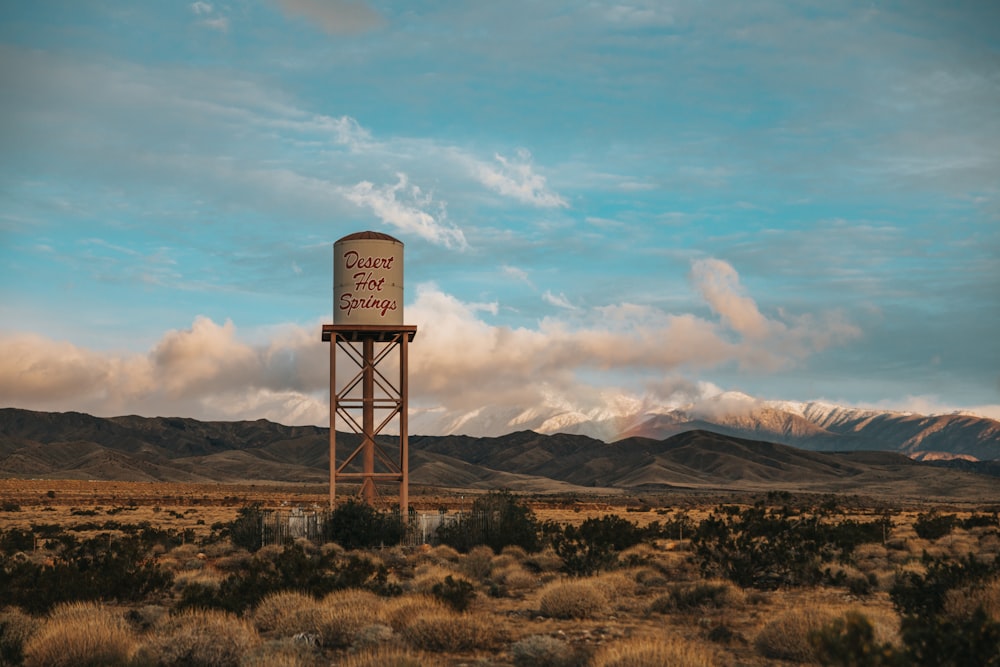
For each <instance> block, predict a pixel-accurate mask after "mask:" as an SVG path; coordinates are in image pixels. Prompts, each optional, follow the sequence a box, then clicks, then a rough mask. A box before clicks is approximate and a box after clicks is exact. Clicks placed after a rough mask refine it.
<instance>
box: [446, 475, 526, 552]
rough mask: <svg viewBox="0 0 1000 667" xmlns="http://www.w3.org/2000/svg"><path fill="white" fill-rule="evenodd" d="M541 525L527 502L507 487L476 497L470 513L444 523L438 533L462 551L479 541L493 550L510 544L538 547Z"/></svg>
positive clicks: (524, 547) (447, 542)
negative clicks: (519, 498) (451, 521)
mask: <svg viewBox="0 0 1000 667" xmlns="http://www.w3.org/2000/svg"><path fill="white" fill-rule="evenodd" d="M538 529H539V525H538V521H537V520H536V519H535V513H534V512H532V510H531V508H530V507H529V506H528V505H527V503H523V502H521V501H520V500H518V498H517V497H516V496H514V495H513V494H512V493H511V492H510V491H508V490H506V489H504V490H502V491H491V492H490V493H488V494H487V495H485V496H481V497H479V498H476V499H475V500H474V501H473V503H472V511H471V512H470V513H469V514H467V515H462V516H460V517H459V518H458V519H457V520H456V521H455V522H453V523H450V524H447V525H444V526H441V528H439V529H438V533H437V534H438V538H439V539H440V540H441V542H442V543H444V544H447V545H449V546H452V547H454V548H455V549H458V550H459V551H462V552H466V551H468V550H469V549H471V548H472V547H474V546H477V545H480V544H485V545H486V546H488V547H490V548H491V549H492V550H493V551H494V552H498V551H501V550H502V549H503V548H504V547H506V546H509V545H516V546H519V547H521V548H522V549H524V550H525V551H537V550H538V547H539V539H538Z"/></svg>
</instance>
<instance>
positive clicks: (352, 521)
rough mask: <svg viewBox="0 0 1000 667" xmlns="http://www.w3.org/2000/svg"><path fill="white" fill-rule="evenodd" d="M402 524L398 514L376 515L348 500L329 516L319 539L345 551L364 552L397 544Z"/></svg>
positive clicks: (370, 507) (362, 505)
mask: <svg viewBox="0 0 1000 667" xmlns="http://www.w3.org/2000/svg"><path fill="white" fill-rule="evenodd" d="M402 537H403V522H402V520H401V519H400V516H399V515H398V514H394V513H389V512H380V511H378V510H377V509H375V508H374V507H372V506H370V505H367V504H365V503H362V502H359V501H357V500H355V499H354V498H351V499H350V500H348V501H347V502H346V503H343V504H341V505H339V506H338V507H337V508H336V509H335V510H333V512H332V513H331V514H330V518H329V519H327V521H326V523H325V525H324V526H323V539H324V540H326V541H328V542H336V543H337V544H339V545H340V546H342V547H344V548H345V549H365V548H369V547H377V546H382V545H387V544H399V541H400V539H402Z"/></svg>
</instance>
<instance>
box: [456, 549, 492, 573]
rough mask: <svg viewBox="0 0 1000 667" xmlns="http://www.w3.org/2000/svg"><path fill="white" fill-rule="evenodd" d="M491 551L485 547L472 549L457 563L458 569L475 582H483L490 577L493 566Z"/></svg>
mask: <svg viewBox="0 0 1000 667" xmlns="http://www.w3.org/2000/svg"><path fill="white" fill-rule="evenodd" d="M494 555H495V554H494V553H493V549H490V548H489V547H487V546H478V547H473V548H472V549H470V550H469V553H467V554H465V555H464V556H463V557H462V559H461V560H460V561H459V563H458V567H459V569H460V570H461V571H462V572H463V573H464V574H466V575H467V576H468V577H470V578H471V579H473V580H475V581H484V580H485V579H486V577H488V576H490V568H491V567H492V564H493V557H494Z"/></svg>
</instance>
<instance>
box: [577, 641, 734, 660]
mask: <svg viewBox="0 0 1000 667" xmlns="http://www.w3.org/2000/svg"><path fill="white" fill-rule="evenodd" d="M717 664H719V663H718V657H717V656H716V654H715V653H714V652H713V651H712V649H711V648H709V647H706V646H703V645H702V644H695V643H693V642H689V641H685V640H683V639H680V638H663V639H648V638H639V639H626V640H622V641H619V642H615V643H614V644H611V645H609V646H607V647H605V648H603V649H601V650H600V651H599V652H598V653H597V654H596V655H595V656H594V660H593V663H592V665H593V667H662V666H664V665H670V666H671V667H715V665H717Z"/></svg>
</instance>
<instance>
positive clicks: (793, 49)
mask: <svg viewBox="0 0 1000 667" xmlns="http://www.w3.org/2000/svg"><path fill="white" fill-rule="evenodd" d="M0 85H2V90H3V91H4V92H3V95H2V96H0V204H2V205H0V350H2V355H0V356H2V360H0V403H2V404H5V405H12V406H18V407H27V408H35V409H44V410H82V411H88V412H93V413H96V414H102V415H113V414H125V413H138V414H146V415H157V414H172V415H182V416H192V417H198V418H212V419H243V418H258V417H267V418H271V419H275V420H277V421H283V422H285V423H326V419H327V416H326V410H327V408H326V405H327V403H326V398H325V391H326V387H327V378H326V374H325V372H326V368H325V361H324V360H325V358H326V354H327V352H326V349H325V347H324V346H323V344H322V343H320V342H319V327H320V325H321V324H322V323H324V322H329V321H331V320H332V314H331V311H332V303H331V300H332V295H331V291H332V287H331V285H332V251H331V244H332V243H333V242H334V241H335V240H337V239H338V238H340V237H342V236H345V235H347V234H350V233H352V232H356V231H362V230H368V229H372V230H377V231H381V232H385V233H388V234H391V235H393V236H395V237H396V238H398V239H400V240H401V241H403V242H404V243H405V246H406V298H405V300H406V316H405V319H406V320H407V322H408V323H412V324H416V325H418V327H420V332H419V333H418V337H417V340H416V342H415V344H414V348H413V365H412V366H411V378H412V379H411V392H412V397H411V405H413V406H414V407H415V409H416V410H428V411H437V412H439V413H441V412H443V413H448V414H451V413H456V414H458V413H461V412H463V411H469V410H474V409H476V407H477V406H483V405H487V404H489V405H492V406H510V407H512V408H515V407H517V406H519V405H531V404H537V403H539V402H541V403H545V404H548V405H564V406H567V409H577V410H598V409H600V407H601V406H604V405H608V404H613V403H615V404H617V403H621V402H623V401H624V402H626V403H629V404H630V405H643V406H658V405H659V406H669V405H679V404H684V403H686V402H691V401H694V400H698V399H699V398H704V397H705V396H710V395H712V394H716V393H718V392H720V391H741V392H745V393H746V394H749V395H750V396H753V397H755V398H760V399H775V400H794V401H808V400H827V401H832V402H837V403H842V404H847V405H864V406H879V407H886V408H894V409H912V410H917V411H923V412H935V411H951V410H956V409H964V410H972V411H976V412H978V413H979V414H983V415H988V416H993V417H994V418H1000V344H998V342H997V340H998V333H997V332H998V331H1000V113H998V112H997V109H1000V6H998V5H997V4H996V3H993V2H987V1H982V2H955V3H941V2H930V1H927V2H921V1H915V2H905V3H883V2H867V3H854V2H850V3H848V2H816V3H807V2H755V3H744V2H670V3H668V2H646V3H643V2H635V3H601V2H589V3H567V2H547V1H533V2H524V3H521V2H506V3H466V2H454V3H448V2H428V3H424V2H408V3H381V2H361V1H347V0H330V1H327V2H322V1H321V0H271V1H269V2H250V1H247V2H243V1H240V0H233V1H230V2H194V3H186V2H169V3H168V2H143V3H135V2H124V1H122V2H116V1H115V0H101V1H97V0H94V1H88V0H80V1H74V2H56V1H46V0H42V1H40V2H36V3H18V4H13V3H7V5H5V6H4V8H3V9H0Z"/></svg>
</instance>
